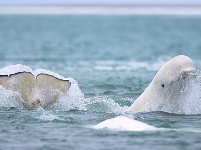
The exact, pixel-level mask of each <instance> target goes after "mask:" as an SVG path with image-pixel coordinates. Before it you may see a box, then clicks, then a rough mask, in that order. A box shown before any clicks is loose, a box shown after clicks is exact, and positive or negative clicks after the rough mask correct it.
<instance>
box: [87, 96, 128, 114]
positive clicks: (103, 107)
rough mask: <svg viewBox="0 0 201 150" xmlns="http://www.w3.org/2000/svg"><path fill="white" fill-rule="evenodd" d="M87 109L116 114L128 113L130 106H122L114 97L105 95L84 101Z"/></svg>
mask: <svg viewBox="0 0 201 150" xmlns="http://www.w3.org/2000/svg"><path fill="white" fill-rule="evenodd" d="M84 106H85V109H86V110H88V111H94V112H106V113H115V114H118V115H119V114H126V113H128V106H120V105H119V104H118V103H116V102H115V101H114V100H113V99H112V98H109V97H105V96H97V97H93V98H88V99H86V100H85V103H84Z"/></svg>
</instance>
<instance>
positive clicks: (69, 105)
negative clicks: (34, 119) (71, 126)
mask: <svg viewBox="0 0 201 150" xmlns="http://www.w3.org/2000/svg"><path fill="white" fill-rule="evenodd" d="M69 80H70V83H71V87H70V89H69V90H68V91H67V93H66V94H64V95H62V96H61V97H60V98H59V100H58V102H56V103H55V104H53V105H52V106H51V107H50V109H54V110H65V111H69V110H85V107H84V102H85V99H84V94H83V93H82V92H81V90H80V88H79V86H78V83H77V81H76V80H74V79H73V78H69Z"/></svg>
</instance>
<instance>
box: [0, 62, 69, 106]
mask: <svg viewBox="0 0 201 150" xmlns="http://www.w3.org/2000/svg"><path fill="white" fill-rule="evenodd" d="M49 72H50V71H47V70H40V71H38V73H37V71H36V72H33V71H32V70H31V68H29V67H27V66H23V65H12V66H9V67H6V68H3V69H1V70H0V85H1V86H2V87H3V88H5V89H6V90H10V91H16V92H18V93H19V94H20V96H21V98H22V99H23V104H24V105H25V106H26V107H29V108H38V107H43V108H46V107H48V106H50V105H51V104H53V103H54V102H56V101H57V100H58V99H59V97H60V96H61V95H62V94H64V93H66V92H67V91H68V89H69V88H70V82H69V80H68V79H66V78H63V77H61V76H58V75H54V73H49Z"/></svg>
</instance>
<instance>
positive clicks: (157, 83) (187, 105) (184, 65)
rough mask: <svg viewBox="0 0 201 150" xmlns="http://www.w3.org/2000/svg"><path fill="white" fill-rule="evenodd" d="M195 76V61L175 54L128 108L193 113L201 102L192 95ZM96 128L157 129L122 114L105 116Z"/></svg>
mask: <svg viewBox="0 0 201 150" xmlns="http://www.w3.org/2000/svg"><path fill="white" fill-rule="evenodd" d="M196 77H197V72H196V68H195V66H194V64H193V61H192V60H191V59H190V58H189V57H187V56H184V55H179V56H176V57H174V58H172V59H171V60H169V61H168V62H166V63H165V64H164V65H163V66H162V67H161V69H160V70H159V71H158V72H157V74H156V76H155V77H154V79H153V80H152V82H151V83H150V84H149V86H148V87H147V88H146V89H145V91H144V92H143V93H142V94H141V95H140V96H139V97H138V98H137V99H136V100H135V102H134V103H133V104H132V105H131V106H130V108H129V110H130V111H131V112H132V113H137V112H148V111H165V112H171V113H188V114H191V113H192V112H191V111H192V109H194V110H193V113H197V112H201V111H200V110H199V109H198V110H196V109H195V106H196V105H201V102H198V103H195V102H196V101H195V100H194V101H193V102H192V101H191V99H189V98H194V97H193V96H192V94H194V93H193V92H192V89H193V88H195V87H194V86H196V85H198V84H197V83H196V82H197V80H196ZM198 100H199V99H198ZM199 108H200V107H199ZM196 111H197V112H196ZM94 128H95V129H103V128H108V129H113V130H114V129H115V130H126V131H144V130H156V129H158V128H155V127H153V126H150V125H147V124H145V123H142V122H140V121H136V120H133V119H130V118H127V117H123V116H119V117H116V118H112V119H108V120H105V121H103V122H101V123H99V124H97V125H96V126H95V127H94Z"/></svg>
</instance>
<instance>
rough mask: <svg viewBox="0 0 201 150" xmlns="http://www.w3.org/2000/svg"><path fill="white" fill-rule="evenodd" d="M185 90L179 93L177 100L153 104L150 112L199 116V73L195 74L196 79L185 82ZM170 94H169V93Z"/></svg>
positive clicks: (200, 88) (200, 77) (200, 101)
mask: <svg viewBox="0 0 201 150" xmlns="http://www.w3.org/2000/svg"><path fill="white" fill-rule="evenodd" d="M185 84H186V85H185V88H184V89H182V90H181V91H180V94H178V95H180V96H179V98H178V97H175V100H174V99H173V100H172V99H170V101H171V102H170V101H169V100H168V99H167V100H165V101H164V102H163V104H158V105H157V104H155V105H154V106H153V107H152V108H151V109H150V110H149V112H151V111H163V112H168V113H174V114H185V115H193V114H201V92H200V91H201V73H200V71H198V72H197V78H195V79H192V80H188V82H185ZM173 90H174V89H173ZM170 94H171V93H170Z"/></svg>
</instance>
